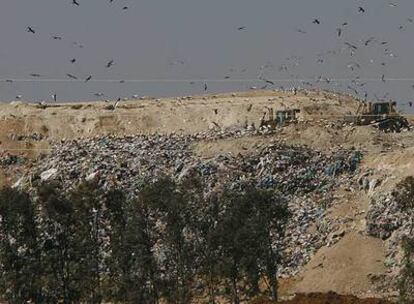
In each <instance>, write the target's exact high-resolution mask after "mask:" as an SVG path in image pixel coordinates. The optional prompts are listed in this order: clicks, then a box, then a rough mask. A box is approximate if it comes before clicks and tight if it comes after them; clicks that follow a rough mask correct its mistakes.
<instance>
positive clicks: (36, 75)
mask: <svg viewBox="0 0 414 304" xmlns="http://www.w3.org/2000/svg"><path fill="white" fill-rule="evenodd" d="M30 76H32V77H40V74H37V73H31V74H30Z"/></svg>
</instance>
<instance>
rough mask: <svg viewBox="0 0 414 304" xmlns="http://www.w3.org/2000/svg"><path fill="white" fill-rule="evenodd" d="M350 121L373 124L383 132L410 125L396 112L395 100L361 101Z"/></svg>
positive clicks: (358, 123)
mask: <svg viewBox="0 0 414 304" xmlns="http://www.w3.org/2000/svg"><path fill="white" fill-rule="evenodd" d="M351 121H352V122H354V123H355V124H357V125H373V126H375V127H377V128H378V129H380V130H382V131H385V132H400V131H401V130H402V129H404V128H408V127H409V126H410V125H409V123H408V120H407V119H406V118H405V117H403V116H401V115H400V114H399V113H398V111H397V103H396V102H395V101H390V102H375V103H372V102H368V103H361V104H360V105H359V107H358V110H357V113H356V116H352V117H351Z"/></svg>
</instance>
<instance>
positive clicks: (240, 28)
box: [237, 26, 246, 31]
mask: <svg viewBox="0 0 414 304" xmlns="http://www.w3.org/2000/svg"><path fill="white" fill-rule="evenodd" d="M245 29H246V27H245V26H240V27H238V28H237V30H238V31H243V30H245Z"/></svg>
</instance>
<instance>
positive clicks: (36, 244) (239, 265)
mask: <svg viewBox="0 0 414 304" xmlns="http://www.w3.org/2000/svg"><path fill="white" fill-rule="evenodd" d="M203 189H204V187H203V185H202V184H201V183H200V181H198V180H194V179H192V180H186V181H184V182H182V183H180V184H177V183H176V182H174V181H173V180H171V179H169V178H162V179H160V180H158V181H156V182H154V183H151V184H148V185H147V186H146V187H144V188H143V189H142V191H140V193H139V194H138V195H137V196H136V197H134V198H133V199H131V198H128V197H127V195H125V193H124V192H123V191H121V190H117V189H114V190H111V191H109V192H105V193H103V192H102V191H101V190H99V189H98V188H97V187H96V186H95V185H94V184H91V183H86V184H82V185H80V186H79V187H77V188H76V189H74V190H72V191H69V192H67V193H62V192H61V191H60V190H59V187H55V186H53V185H41V186H39V188H38V189H36V191H35V193H36V194H35V195H29V194H27V193H24V192H21V191H17V190H14V189H8V188H5V189H3V190H2V191H1V192H0V220H1V222H0V292H1V293H2V295H3V297H4V298H5V299H6V300H7V301H9V303H25V302H26V301H32V302H35V303H57V302H63V303H79V302H85V303H102V302H113V303H144V304H145V303H159V302H160V301H161V300H162V301H166V302H168V303H190V302H191V301H192V299H194V298H196V297H197V298H198V299H199V300H205V301H206V302H209V303H215V302H216V299H217V298H218V297H226V298H228V299H229V300H230V301H231V302H232V303H235V304H237V303H239V302H240V300H241V299H245V298H251V297H254V296H256V295H258V294H260V293H262V292H263V291H264V288H263V286H266V290H267V293H268V294H269V295H270V296H271V297H272V298H273V299H277V270H278V265H279V264H280V261H281V257H280V255H279V252H280V248H278V247H277V246H275V244H276V243H277V241H278V240H280V238H282V237H283V234H284V227H285V224H286V221H287V219H288V216H289V213H288V209H287V205H286V202H285V201H284V200H283V198H282V197H281V196H280V195H279V194H278V193H275V192H271V191H265V190H259V189H255V188H249V187H247V188H246V189H245V190H244V191H240V189H239V190H234V189H233V190H231V189H227V190H224V191H223V192H222V193H220V194H219V195H206V194H205V193H204V190H203Z"/></svg>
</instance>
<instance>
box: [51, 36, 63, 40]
mask: <svg viewBox="0 0 414 304" xmlns="http://www.w3.org/2000/svg"><path fill="white" fill-rule="evenodd" d="M52 38H53V40H62V37H61V36H52Z"/></svg>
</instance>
